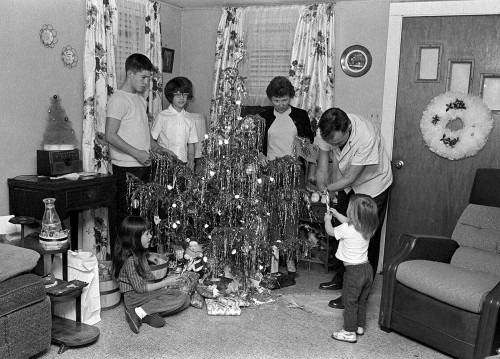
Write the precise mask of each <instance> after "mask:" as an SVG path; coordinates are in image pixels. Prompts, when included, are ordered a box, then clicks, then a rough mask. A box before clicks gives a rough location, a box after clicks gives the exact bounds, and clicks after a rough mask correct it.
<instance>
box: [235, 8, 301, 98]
mask: <svg viewBox="0 0 500 359" xmlns="http://www.w3.org/2000/svg"><path fill="white" fill-rule="evenodd" d="M302 8H303V6H298V5H297V6H295V5H292V6H272V7H269V6H266V7H262V6H257V7H255V6H252V7H247V8H244V9H243V13H242V27H243V35H244V37H243V41H244V47H245V49H246V52H247V56H246V57H245V58H244V59H243V61H242V62H241V64H240V68H239V70H240V75H241V76H243V77H246V88H247V96H246V98H245V100H244V104H245V105H259V106H263V105H270V102H269V100H268V98H267V96H266V87H267V85H268V84H269V82H270V81H271V80H272V79H273V78H274V77H275V76H288V75H289V70H290V58H291V53H292V46H293V39H294V34H295V29H296V28H297V22H298V19H299V15H300V10H301V9H302Z"/></svg>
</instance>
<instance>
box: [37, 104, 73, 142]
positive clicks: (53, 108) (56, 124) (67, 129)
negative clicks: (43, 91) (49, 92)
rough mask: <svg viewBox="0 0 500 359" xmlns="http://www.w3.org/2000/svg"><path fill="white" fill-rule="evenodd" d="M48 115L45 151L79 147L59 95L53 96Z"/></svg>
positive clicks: (44, 135) (44, 140) (44, 136)
mask: <svg viewBox="0 0 500 359" xmlns="http://www.w3.org/2000/svg"><path fill="white" fill-rule="evenodd" d="M48 113H49V115H48V116H47V126H46V127H45V133H44V134H43V141H42V146H43V148H44V149H45V150H61V149H73V148H75V147H76V146H77V141H76V136H75V131H74V130H73V127H72V124H71V121H70V120H69V118H68V116H67V115H66V111H65V110H64V108H63V107H62V105H61V98H60V97H59V96H58V95H54V96H52V98H51V103H50V107H49V111H48Z"/></svg>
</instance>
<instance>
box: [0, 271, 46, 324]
mask: <svg viewBox="0 0 500 359" xmlns="http://www.w3.org/2000/svg"><path fill="white" fill-rule="evenodd" d="M46 296H47V294H46V292H45V285H44V284H43V281H42V279H41V278H40V277H39V276H37V275H34V274H31V273H28V274H24V275H19V276H16V277H14V278H10V279H7V280H5V281H3V282H1V283H0V316H5V315H7V314H10V313H13V312H15V311H18V310H20V309H22V308H25V307H29V306H30V305H32V304H35V303H38V302H40V301H42V300H44V299H45V297H46Z"/></svg>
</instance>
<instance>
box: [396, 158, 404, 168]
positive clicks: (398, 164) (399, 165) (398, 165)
mask: <svg viewBox="0 0 500 359" xmlns="http://www.w3.org/2000/svg"><path fill="white" fill-rule="evenodd" d="M404 165H405V163H404V162H403V160H397V161H396V163H394V167H396V168H397V169H398V170H400V169H401V168H403V166H404Z"/></svg>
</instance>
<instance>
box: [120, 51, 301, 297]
mask: <svg viewBox="0 0 500 359" xmlns="http://www.w3.org/2000/svg"><path fill="white" fill-rule="evenodd" d="M239 49H242V47H241V44H239ZM233 56H234V57H235V58H236V61H234V63H235V65H234V67H231V68H227V69H225V70H224V71H223V72H222V74H221V79H220V81H219V91H218V94H219V96H218V98H217V99H216V100H215V101H214V103H213V105H212V124H211V127H210V132H209V133H208V134H207V135H206V136H205V140H204V143H203V154H204V159H203V161H204V163H203V166H202V168H203V169H202V170H201V172H200V173H194V172H193V171H192V170H191V169H190V168H188V167H187V166H186V165H184V164H182V163H180V162H179V161H177V160H176V159H174V158H172V157H170V156H168V155H164V154H158V153H154V154H153V161H152V181H151V182H150V183H141V182H140V181H139V180H137V179H136V178H133V177H129V195H130V199H131V201H130V206H131V208H135V209H138V210H139V211H140V214H141V215H142V216H145V217H147V218H150V220H151V222H152V223H154V242H155V243H156V244H157V245H160V246H165V248H166V250H167V251H168V252H172V253H175V252H176V251H178V249H179V248H185V247H186V246H187V244H188V243H189V242H190V241H196V242H198V243H199V244H201V245H203V248H204V260H205V262H206V266H207V268H208V271H209V272H210V273H211V275H212V277H217V276H220V275H223V274H224V273H227V271H228V269H229V271H230V273H231V274H232V276H233V278H234V277H237V278H240V279H241V283H243V286H244V287H245V288H247V287H246V284H247V279H248V278H258V277H259V276H261V272H263V271H265V270H266V269H267V268H268V267H269V265H270V261H271V257H272V255H273V246H276V247H278V248H279V249H280V251H281V253H285V254H286V253H289V254H291V253H293V254H295V255H297V254H299V252H300V251H301V250H302V249H303V248H304V246H303V243H302V242H301V241H302V240H301V239H300V237H299V235H298V216H299V212H300V208H301V205H302V202H301V201H302V199H303V198H304V196H303V195H304V191H303V190H302V189H301V188H300V184H299V178H300V166H301V165H300V162H298V161H297V160H296V158H294V157H292V156H287V157H283V158H279V159H276V160H274V161H270V163H269V164H268V165H267V166H265V167H262V166H260V164H259V161H258V154H259V149H260V148H261V146H262V139H263V135H264V120H263V119H262V118H261V117H260V116H247V117H245V118H242V117H241V100H242V98H243V96H244V95H245V84H244V80H243V79H242V78H241V77H240V76H239V74H238V70H237V65H238V63H239V61H240V60H241V58H242V57H243V53H242V51H236V52H235V53H234V54H233ZM297 143H298V146H299V147H300V141H298V142H297ZM306 147H307V146H306ZM290 228H292V231H290Z"/></svg>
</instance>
